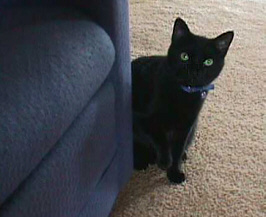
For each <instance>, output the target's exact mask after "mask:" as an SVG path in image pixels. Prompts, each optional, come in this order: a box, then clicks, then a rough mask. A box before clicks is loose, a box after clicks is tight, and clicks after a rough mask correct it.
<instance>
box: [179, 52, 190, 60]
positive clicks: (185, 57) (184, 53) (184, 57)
mask: <svg viewBox="0 0 266 217" xmlns="http://www.w3.org/2000/svg"><path fill="white" fill-rule="evenodd" d="M180 58H181V60H182V61H184V62H186V61H188V60H189V56H188V54H187V53H186V52H183V53H181V55H180Z"/></svg>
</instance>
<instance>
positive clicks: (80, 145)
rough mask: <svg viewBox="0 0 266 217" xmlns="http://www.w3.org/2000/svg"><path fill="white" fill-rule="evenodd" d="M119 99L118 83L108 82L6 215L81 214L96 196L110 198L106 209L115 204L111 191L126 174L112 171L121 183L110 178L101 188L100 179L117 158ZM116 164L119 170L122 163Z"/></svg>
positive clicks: (1, 209) (0, 210)
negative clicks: (117, 106) (116, 133)
mask: <svg viewBox="0 0 266 217" xmlns="http://www.w3.org/2000/svg"><path fill="white" fill-rule="evenodd" d="M114 101H115V95H114V90H113V86H112V85H111V84H110V83H107V82H105V83H104V85H103V86H102V87H101V88H100V89H99V91H97V94H96V95H94V97H93V98H92V100H91V101H90V102H89V104H88V106H86V107H85V109H84V110H83V111H82V113H81V114H80V115H79V116H78V117H77V118H76V119H75V121H74V122H73V123H72V124H71V126H70V127H69V128H68V130H67V131H66V132H65V133H64V135H63V136H62V137H61V138H60V140H59V141H58V142H57V143H56V144H55V146H54V147H53V148H52V149H51V150H50V152H48V154H46V156H45V158H43V159H42V161H41V162H40V164H39V165H38V166H37V167H36V168H35V169H34V171H33V172H32V173H31V174H30V175H29V176H28V177H27V178H26V179H25V180H24V182H23V184H22V185H20V186H19V188H18V189H17V190H16V192H15V193H14V194H12V197H9V200H8V201H6V202H5V203H4V204H3V205H2V206H0V216H1V217H17V216H18V217H33V216H34V217H73V216H78V213H80V212H81V211H82V210H83V208H84V207H85V206H87V204H88V202H89V200H90V198H91V195H92V194H93V195H94V194H99V195H102V200H105V198H106V199H107V198H108V199H107V200H105V201H106V202H108V204H105V205H104V206H103V209H106V208H107V207H110V206H111V204H110V202H109V195H112V198H113V197H114V196H115V194H116V193H117V191H118V187H119V184H118V183H119V181H118V179H124V176H125V175H124V174H120V176H119V177H118V174H117V171H114V170H112V172H113V175H114V177H113V178H114V179H117V182H114V181H110V183H109V184H108V185H106V186H105V188H101V189H99V188H98V183H99V182H101V180H102V179H103V177H105V174H106V173H109V169H110V165H111V164H112V162H113V161H114V159H115V158H116V157H117V154H116V153H117V150H118V146H117V141H116V135H115V109H114ZM119 150H120V148H119ZM116 161H117V160H116ZM114 166H115V167H116V170H119V168H120V165H119V163H118V162H116V165H114ZM114 166H112V167H114ZM107 171H108V172H107ZM110 175H111V176H112V174H110ZM96 186H97V188H96ZM104 194H105V195H104ZM95 202H96V201H95ZM87 214H88V216H93V215H89V213H87ZM93 217H95V216H93Z"/></svg>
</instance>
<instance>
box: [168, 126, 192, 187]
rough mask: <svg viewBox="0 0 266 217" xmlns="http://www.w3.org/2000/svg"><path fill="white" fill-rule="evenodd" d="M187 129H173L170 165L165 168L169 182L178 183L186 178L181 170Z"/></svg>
mask: <svg viewBox="0 0 266 217" xmlns="http://www.w3.org/2000/svg"><path fill="white" fill-rule="evenodd" d="M189 131H190V130H189V129H187V130H182V131H175V132H174V136H173V141H172V144H173V145H172V158H173V163H172V166H171V167H170V168H169V169H168V170H167V177H168V179H169V181H170V182H171V183H175V184H180V183H182V182H184V181H185V180H186V177H185V174H184V173H183V171H182V156H183V155H184V152H185V147H186V140H187V137H188V134H189Z"/></svg>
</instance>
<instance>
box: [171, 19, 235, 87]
mask: <svg viewBox="0 0 266 217" xmlns="http://www.w3.org/2000/svg"><path fill="white" fill-rule="evenodd" d="M233 37H234V33H233V32H232V31H229V32H226V33H223V34H221V35H219V36H218V37H216V38H213V39H208V38H205V37H202V36H197V35H194V34H193V33H191V32H190V30H189V28H188V26H187V24H186V23H185V22H184V21H183V20H182V19H181V18H177V19H176V21H175V24H174V30H173V35H172V43H171V45H170V48H169V50H168V62H169V65H170V67H171V68H172V69H173V70H172V71H173V72H175V73H176V76H177V78H178V80H179V81H180V82H181V83H182V84H183V85H190V86H205V85H208V84H210V83H211V82H212V81H213V80H214V79H215V78H217V77H218V75H219V74H220V72H221V70H222V68H223V66H224V58H225V56H226V53H227V51H228V49H229V46H230V44H231V42H232V40H233Z"/></svg>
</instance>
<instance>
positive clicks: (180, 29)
mask: <svg viewBox="0 0 266 217" xmlns="http://www.w3.org/2000/svg"><path fill="white" fill-rule="evenodd" d="M189 32H190V31H189V28H188V26H187V24H186V22H185V21H184V20H182V19H181V18H177V19H176V20H175V25H174V30H173V35H172V40H174V39H178V38H180V37H183V36H186V35H187V34H188V33H189Z"/></svg>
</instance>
